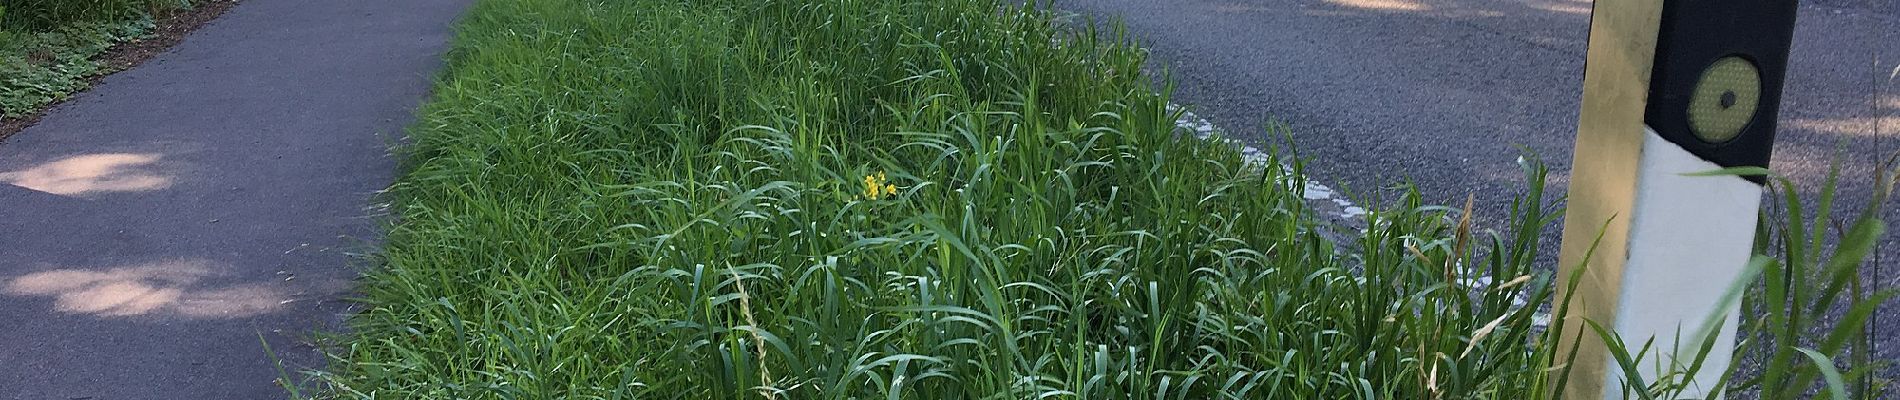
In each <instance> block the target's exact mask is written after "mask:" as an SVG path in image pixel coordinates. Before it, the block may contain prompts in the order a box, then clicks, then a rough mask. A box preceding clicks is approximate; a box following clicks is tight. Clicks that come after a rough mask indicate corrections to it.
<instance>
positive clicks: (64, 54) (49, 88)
mask: <svg viewBox="0 0 1900 400" xmlns="http://www.w3.org/2000/svg"><path fill="white" fill-rule="evenodd" d="M190 6H191V1H190V0H0V118H18V117H23V116H26V115H29V114H31V113H33V112H35V111H38V110H39V108H40V107H42V106H45V105H47V104H51V103H53V102H56V101H59V100H62V99H65V98H66V97H67V96H71V95H72V94H73V93H77V92H79V91H80V90H84V89H85V88H86V86H87V79H88V78H91V77H93V76H97V75H100V74H104V73H109V72H112V71H109V70H107V67H106V66H105V65H103V64H102V63H101V62H100V60H99V59H98V57H99V55H100V54H103V53H105V52H106V50H107V49H110V48H112V46H113V45H115V44H119V43H123V42H126V41H129V40H133V39H137V38H140V37H143V36H144V35H146V34H147V33H149V32H151V30H152V29H153V27H154V26H153V21H154V16H155V15H159V14H161V13H165V12H168V11H172V10H178V9H183V8H187V7H190Z"/></svg>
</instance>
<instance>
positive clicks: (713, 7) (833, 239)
mask: <svg viewBox="0 0 1900 400" xmlns="http://www.w3.org/2000/svg"><path fill="white" fill-rule="evenodd" d="M466 18H467V19H466V21H464V22H463V24H462V26H461V29H460V36H459V38H458V39H457V42H456V44H455V50H454V51H453V53H452V56H451V57H450V60H449V66H448V71H447V73H446V75H445V77H444V78H443V80H442V82H441V83H440V85H439V86H438V91H437V93H436V99H435V100H434V102H433V103H431V104H430V105H428V106H427V107H425V109H424V110H423V112H422V120H421V122H420V123H418V124H417V126H416V127H415V129H414V130H412V132H411V137H412V140H413V141H414V143H413V144H411V145H409V146H407V147H406V148H407V151H408V152H409V153H410V154H409V155H408V159H409V160H410V161H409V163H408V165H407V166H406V170H407V172H406V174H405V175H404V176H403V177H402V178H401V179H400V181H399V183H397V184H396V185H394V186H393V187H392V188H391V189H390V191H389V193H390V197H391V199H393V201H394V203H393V205H392V210H393V213H394V214H395V216H394V217H393V219H394V221H395V223H394V224H393V225H392V226H391V227H390V231H389V235H388V238H387V239H388V241H387V248H386V250H385V251H384V252H382V253H381V254H380V255H379V264H380V265H379V266H378V267H377V268H376V269H375V270H373V272H372V273H371V275H370V276H369V277H368V278H367V279H366V280H365V284H364V287H363V296H364V300H365V301H366V302H367V303H369V304H371V305H373V307H372V308H370V309H368V310H366V311H365V312H363V313H362V314H360V315H358V316H356V317H355V318H354V319H353V321H354V322H353V326H352V327H353V329H352V331H351V333H349V334H348V335H347V336H345V337H343V338H342V339H343V340H344V341H343V342H342V343H343V344H342V345H341V346H342V347H341V348H339V350H338V351H337V352H336V353H335V354H334V357H335V360H334V362H333V365H334V368H332V369H330V370H327V371H324V372H321V373H319V374H318V375H319V376H320V377H321V378H322V380H323V385H322V386H325V387H326V389H325V390H326V391H327V393H328V394H327V395H328V396H333V397H340V398H497V399H499V398H581V399H590V398H600V399H608V398H616V399H617V398H691V399H703V398H758V397H766V398H866V397H905V398H1033V397H1056V398H1082V399H1098V398H1193V399H1199V398H1223V397H1225V398H1264V397H1271V398H1316V399H1332V398H1340V397H1380V398H1395V397H1397V398H1418V397H1483V398H1517V397H1518V395H1519V394H1521V393H1527V392H1530V391H1532V390H1534V389H1533V388H1534V387H1535V386H1537V385H1539V384H1540V382H1541V381H1542V380H1543V379H1544V377H1545V376H1546V374H1545V371H1544V367H1545V366H1544V365H1543V364H1542V361H1540V360H1539V358H1540V357H1542V356H1541V354H1542V353H1537V352H1534V351H1533V348H1532V347H1531V344H1530V341H1529V338H1530V337H1531V336H1532V335H1535V331H1534V330H1533V329H1531V328H1530V325H1531V321H1532V320H1533V314H1534V313H1535V311H1536V310H1535V308H1536V307H1528V308H1527V307H1521V306H1519V305H1518V304H1519V303H1520V302H1521V301H1528V302H1529V303H1528V304H1537V303H1538V302H1542V301H1545V300H1546V299H1547V297H1548V296H1549V289H1548V288H1549V285H1548V284H1547V282H1548V281H1549V277H1547V276H1543V275H1539V274H1536V273H1534V272H1532V271H1531V270H1530V269H1529V267H1528V265H1529V262H1530V260H1532V259H1533V258H1535V254H1534V252H1535V251H1536V249H1535V247H1534V246H1533V245H1532V243H1534V242H1535V233H1534V232H1536V231H1537V229H1536V226H1537V225H1541V224H1543V223H1546V222H1548V221H1549V220H1550V218H1551V216H1552V215H1554V214H1552V212H1553V210H1551V209H1550V208H1549V207H1547V206H1545V205H1544V203H1545V202H1544V200H1543V199H1541V198H1539V197H1538V196H1539V194H1538V192H1532V193H1530V195H1529V197H1527V198H1526V200H1525V201H1524V202H1522V203H1521V204H1520V207H1521V209H1520V211H1522V212H1521V213H1520V217H1519V218H1518V219H1516V220H1514V223H1515V224H1516V225H1518V226H1520V227H1522V228H1521V229H1515V230H1513V232H1527V233H1519V234H1513V235H1512V236H1509V237H1498V236H1493V235H1486V234H1481V233H1480V232H1475V231H1473V230H1472V229H1470V228H1469V225H1468V224H1465V223H1461V221H1466V220H1463V219H1461V216H1460V215H1459V214H1458V213H1457V210H1452V209H1446V208H1439V207H1428V206H1424V205H1421V204H1419V203H1418V201H1417V198H1416V197H1415V196H1414V197H1412V198H1409V199H1406V200H1405V202H1406V204H1408V205H1407V206H1404V207H1400V208H1397V209H1394V210H1392V211H1388V212H1382V213H1376V214H1375V215H1374V216H1373V218H1374V223H1373V225H1372V226H1374V227H1375V229H1373V230H1372V232H1371V233H1369V234H1367V235H1366V236H1365V237H1364V240H1363V242H1362V243H1359V244H1358V245H1357V247H1359V248H1360V249H1362V250H1363V253H1351V254H1343V253H1341V252H1340V249H1338V248H1336V247H1335V245H1334V244H1333V243H1331V242H1329V241H1327V240H1325V239H1322V238H1321V237H1319V236H1318V235H1316V234H1315V233H1314V231H1313V228H1314V226H1315V224H1316V223H1317V222H1315V220H1314V219H1313V218H1312V216H1311V215H1308V213H1307V211H1305V208H1304V206H1303V205H1302V198H1301V195H1300V193H1299V191H1300V190H1301V188H1302V187H1303V186H1304V185H1303V182H1301V181H1300V178H1299V177H1298V174H1297V172H1298V171H1297V169H1298V167H1297V166H1292V167H1288V166H1284V165H1282V164H1281V163H1279V162H1278V160H1275V161H1273V162H1268V163H1266V164H1264V165H1248V164H1246V163H1245V162H1244V161H1243V160H1242V157H1241V154H1240V153H1239V152H1238V151H1236V150H1235V149H1234V148H1232V147H1230V146H1229V145H1227V144H1225V143H1222V142H1218V141H1205V140H1194V139H1192V137H1191V135H1187V134H1186V133H1184V132H1177V131H1176V129H1175V126H1174V123H1175V117H1176V116H1177V115H1176V114H1175V113H1174V112H1170V111H1169V109H1168V107H1167V104H1168V101H1167V100H1168V99H1167V98H1166V97H1165V95H1162V94H1156V92H1155V91H1154V90H1152V89H1151V87H1150V86H1149V82H1150V81H1149V80H1148V78H1147V77H1146V76H1145V75H1144V74H1143V72H1142V67H1143V57H1144V53H1143V52H1142V51H1141V50H1139V49H1138V48H1137V47H1134V46H1133V45H1132V44H1131V43H1129V42H1128V41H1127V40H1125V39H1124V38H1123V36H1122V35H1121V33H1120V32H1118V31H1095V30H1085V31H1081V32H1069V31H1065V30H1061V29H1057V28H1056V27H1054V26H1052V25H1051V23H1050V21H1051V18H1050V15H1049V14H1048V13H1046V12H1044V11H1043V10H1040V9H1038V8H1035V7H1030V8H1016V7H1009V6H1005V5H1004V4H1002V3H1001V2H998V1H993V0H933V1H921V0H919V1H883V0H827V1H809V2H807V1H796V2H794V1H771V0H727V1H696V2H690V3H688V2H677V1H662V0H640V1H611V2H610V1H583V0H487V1H482V2H479V3H477V5H476V6H475V8H474V9H473V11H471V12H470V14H469V15H468V16H467V17H466ZM1530 171H1531V172H1532V173H1541V169H1540V168H1532V169H1531V170H1530ZM867 176H868V177H870V180H871V181H872V182H871V183H872V184H874V185H875V186H876V187H877V188H878V191H877V192H876V193H866V186H867V185H866V178H867ZM880 178H881V179H880ZM1536 181H1541V179H1537V180H1536ZM893 192H894V193H893ZM1478 275H1490V276H1497V277H1501V278H1500V279H1498V283H1500V284H1499V285H1497V286H1496V287H1489V288H1483V289H1480V290H1477V291H1475V292H1474V291H1472V290H1471V288H1468V287H1464V286H1461V284H1460V283H1459V282H1462V281H1465V279H1464V278H1467V277H1473V276H1478ZM1505 282H1509V283H1508V284H1505Z"/></svg>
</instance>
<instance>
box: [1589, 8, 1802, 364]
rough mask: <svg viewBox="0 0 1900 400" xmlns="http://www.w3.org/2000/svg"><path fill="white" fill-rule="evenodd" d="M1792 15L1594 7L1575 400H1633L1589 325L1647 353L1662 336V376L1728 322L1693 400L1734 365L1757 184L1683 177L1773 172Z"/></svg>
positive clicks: (1656, 359)
mask: <svg viewBox="0 0 1900 400" xmlns="http://www.w3.org/2000/svg"><path fill="white" fill-rule="evenodd" d="M1795 7H1796V3H1795V1H1793V0H1724V1H1698V0H1596V3H1595V5H1594V6H1593V11H1592V17H1591V21H1590V39H1589V40H1590V41H1589V50H1588V52H1587V60H1586V62H1585V67H1584V80H1583V86H1584V92H1583V107H1582V111H1581V114H1580V116H1579V121H1578V127H1577V142H1576V149H1575V152H1574V153H1573V157H1574V160H1573V162H1572V163H1571V176H1570V188H1569V199H1570V200H1569V206H1568V209H1567V211H1566V214H1565V216H1564V231H1563V244H1562V247H1561V253H1560V256H1559V260H1560V262H1561V264H1560V266H1559V274H1560V278H1561V280H1560V281H1559V286H1558V287H1559V291H1560V292H1559V295H1558V297H1557V298H1560V299H1561V298H1564V296H1565V295H1568V294H1570V293H1569V289H1568V288H1569V287H1570V285H1571V284H1573V283H1574V284H1575V285H1576V286H1575V293H1574V296H1575V297H1574V298H1573V299H1572V303H1571V304H1570V305H1569V306H1568V310H1562V311H1560V312H1561V313H1563V314H1564V315H1565V318H1564V320H1563V321H1559V322H1557V323H1560V324H1563V325H1562V326H1563V329H1564V331H1563V337H1562V338H1561V340H1563V344H1564V346H1562V348H1564V349H1568V346H1569V343H1571V341H1573V340H1580V341H1581V342H1580V345H1579V347H1578V350H1577V352H1576V354H1575V356H1574V357H1573V358H1570V359H1567V360H1562V361H1564V362H1566V363H1567V365H1569V368H1568V369H1564V370H1560V371H1558V372H1554V373H1559V374H1569V384H1568V386H1567V387H1566V389H1565V390H1564V392H1565V393H1562V395H1564V397H1565V398H1569V399H1598V398H1621V395H1622V394H1623V389H1624V388H1623V387H1622V384H1623V380H1624V376H1623V374H1622V372H1621V369H1620V368H1618V367H1616V366H1615V364H1614V361H1612V359H1611V356H1610V354H1609V352H1608V349H1607V347H1606V346H1605V344H1604V343H1603V341H1601V340H1600V339H1599V338H1598V337H1597V335H1596V334H1595V333H1594V332H1593V331H1592V330H1591V329H1590V328H1589V326H1588V325H1586V324H1584V321H1585V319H1588V320H1590V321H1594V322H1595V323H1597V324H1599V325H1601V326H1603V327H1604V328H1606V329H1611V330H1613V331H1614V332H1616V333H1617V334H1619V335H1621V336H1622V337H1623V338H1624V340H1626V341H1629V342H1632V343H1635V344H1636V345H1638V346H1639V345H1640V344H1641V343H1643V342H1644V341H1645V340H1648V339H1650V338H1654V339H1655V348H1653V349H1652V353H1651V354H1649V355H1648V356H1647V357H1646V358H1645V359H1644V361H1643V362H1644V366H1643V367H1644V368H1643V370H1644V371H1658V370H1664V369H1666V367H1667V365H1668V364H1658V363H1672V362H1680V363H1684V364H1686V363H1688V360H1687V359H1688V358H1690V357H1693V356H1694V355H1695V354H1696V350H1698V349H1696V348H1693V347H1688V346H1690V345H1692V344H1693V343H1696V342H1699V340H1700V339H1701V337H1699V335H1698V333H1699V332H1700V331H1701V329H1702V328H1703V327H1702V326H1701V325H1702V322H1703V321H1704V319H1705V318H1707V317H1708V316H1709V315H1710V314H1711V313H1713V312H1723V313H1725V314H1726V316H1725V318H1726V323H1725V324H1724V325H1722V329H1721V330H1720V331H1719V333H1718V335H1717V337H1716V338H1715V340H1716V342H1715V343H1714V344H1713V346H1714V348H1713V349H1712V350H1711V351H1710V354H1709V357H1708V359H1707V360H1706V362H1705V364H1704V366H1703V369H1702V370H1701V371H1700V372H1699V373H1697V374H1696V375H1695V377H1694V379H1695V382H1697V383H1698V387H1695V388H1692V389H1691V391H1690V393H1689V395H1691V396H1699V395H1700V394H1701V393H1705V392H1706V391H1707V390H1708V389H1710V388H1708V387H1707V385H1709V384H1712V383H1714V382H1715V381H1716V380H1717V379H1718V378H1719V376H1720V375H1721V373H1722V371H1724V370H1726V369H1727V368H1728V365H1729V362H1730V357H1731V353H1733V350H1734V340H1735V329H1736V324H1737V318H1738V316H1737V312H1738V310H1736V309H1735V308H1734V306H1733V305H1731V306H1729V307H1730V308H1729V309H1726V310H1717V309H1716V308H1717V307H1719V306H1721V300H1722V298H1723V296H1724V295H1725V294H1727V292H1728V287H1729V286H1730V284H1731V283H1733V282H1734V281H1736V280H1737V279H1739V278H1740V277H1741V275H1742V273H1743V270H1744V269H1745V268H1746V265H1747V263H1748V260H1749V258H1750V256H1751V254H1750V252H1751V250H1752V247H1753V241H1754V232H1755V227H1756V223H1757V215H1758V211H1759V207H1760V203H1761V195H1762V192H1763V190H1762V179H1761V178H1760V177H1747V178H1744V177H1737V176H1685V175H1684V174H1687V173H1694V172H1704V171H1709V170H1714V169H1719V168H1723V167H1737V166H1764V167H1765V166H1767V165H1768V158H1769V153H1770V150H1771V147H1772V146H1773V144H1774V135H1775V124H1776V115H1777V113H1778V109H1779V103H1780V97H1781V87H1782V80H1783V77H1784V75H1785V71H1786V66H1787V59H1788V46H1789V44H1790V42H1791V40H1792V37H1793V28H1794V19H1795V11H1796V10H1795ZM1599 234H1600V235H1601V236H1599ZM1578 268H1582V269H1583V270H1581V271H1578ZM1579 272H1580V273H1579ZM1573 273H1575V274H1573ZM1572 276H1575V277H1576V279H1575V282H1572V279H1571V277H1572ZM1679 337H1680V338H1681V339H1682V342H1681V343H1680V344H1681V345H1683V346H1684V348H1682V349H1680V352H1681V357H1682V359H1683V360H1681V361H1677V358H1676V357H1675V355H1676V354H1677V353H1678V349H1677V348H1676V345H1677V344H1678V343H1677V342H1676V339H1677V338H1679ZM1631 351H1635V350H1634V349H1632V350H1631ZM1560 353H1562V354H1560V355H1559V356H1560V357H1565V356H1568V352H1560ZM1645 373H1650V372H1645ZM1644 378H1645V381H1649V382H1653V381H1654V378H1656V377H1654V376H1646V377H1644ZM1632 389H1637V390H1640V388H1632Z"/></svg>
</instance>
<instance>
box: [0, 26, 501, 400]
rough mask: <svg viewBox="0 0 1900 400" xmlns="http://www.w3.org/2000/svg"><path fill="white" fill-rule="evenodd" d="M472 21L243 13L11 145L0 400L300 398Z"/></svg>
mask: <svg viewBox="0 0 1900 400" xmlns="http://www.w3.org/2000/svg"><path fill="white" fill-rule="evenodd" d="M466 3H468V1H467V0H404V1H388V0H323V1H310V0H245V1H244V3H242V4H240V5H238V6H237V7H235V8H234V9H232V10H230V11H229V12H228V13H227V14H225V15H224V16H223V17H221V18H220V19H219V20H217V21H214V22H212V23H210V24H209V25H206V26H205V27H203V28H202V29H200V30H199V31H197V32H195V33H193V34H191V35H190V36H189V37H187V38H186V39H185V40H184V41H183V42H182V43H180V44H179V45H178V46H177V47H175V48H173V49H172V50H170V51H169V52H167V53H165V54H162V55H159V56H157V57H156V58H153V59H151V60H149V61H147V62H146V63H145V64H143V65H142V66H139V67H137V68H134V69H131V70H128V71H125V72H121V73H118V74H115V75H112V76H110V77H108V78H106V79H105V80H104V81H103V82H101V83H100V84H99V85H98V86H96V87H95V88H94V89H92V90H91V91H89V92H87V93H83V94H80V95H78V96H77V97H76V98H74V99H73V100H72V101H69V102H67V103H66V104H64V105H61V106H59V107H57V108H55V109H54V110H52V111H51V112H50V113H48V114H47V115H46V116H45V118H44V119H43V120H41V122H40V123H39V124H38V125H36V126H33V127H30V128H27V129H26V130H24V131H22V132H20V133H18V134H16V135H14V136H12V137H11V138H10V139H8V140H7V141H6V142H4V143H0V399H33V400H42V399H97V400H123V399H166V400H171V399H270V398H284V397H286V392H285V390H284V389H282V388H280V387H278V385H277V383H276V382H275V380H276V379H277V378H279V376H280V375H279V372H278V371H279V370H278V368H277V367H278V364H277V363H275V362H274V360H277V359H281V360H283V361H284V362H285V366H286V368H287V371H288V373H289V374H290V375H291V376H292V377H293V378H294V377H297V376H300V374H299V373H298V370H299V369H300V368H307V367H314V366H320V365H321V364H320V363H321V357H319V356H318V354H317V353H316V352H315V350H314V349H313V348H312V346H311V339H310V334H311V333H312V332H317V331H322V330H334V329H336V328H338V325H337V324H338V322H339V321H340V319H341V317H340V316H341V315H342V314H343V313H344V312H346V311H347V307H348V305H347V303H345V302H342V301H339V300H340V299H339V298H340V297H341V296H344V295H345V294H346V293H348V290H349V287H350V281H351V279H352V278H353V277H354V276H355V273H354V271H352V270H351V267H350V266H351V265H353V262H354V261H353V258H352V257H351V256H350V255H348V254H346V253H351V252H356V253H361V252H362V250H366V247H367V244H368V243H371V241H373V240H374V238H375V229H374V228H375V227H376V222H375V220H374V219H373V218H371V216H372V215H374V214H375V213H377V212H378V211H377V210H376V209H375V207H373V206H372V199H373V194H374V193H375V191H377V190H379V189H381V188H384V187H386V186H387V185H388V184H389V181H390V180H391V179H392V178H393V175H394V171H395V160H394V159H392V158H391V157H390V156H389V155H388V154H389V150H388V149H389V145H390V144H392V143H393V142H394V141H395V140H397V138H398V137H400V134H401V133H402V129H403V128H404V126H405V125H407V124H408V123H409V121H411V120H412V118H411V112H412V110H414V109H415V107H416V106H417V105H419V104H420V103H421V102H422V101H423V99H424V98H425V97H426V96H427V94H428V93H429V88H430V83H431V81H432V80H431V79H432V77H433V76H434V71H435V70H436V69H437V68H438V67H439V66H440V65H441V63H442V61H441V60H442V57H441V56H442V54H443V52H444V51H445V50H446V48H447V43H448V40H449V38H450V24H451V23H452V22H453V20H454V19H455V18H456V17H457V16H458V15H459V14H460V12H461V10H462V9H463V8H464V7H465V6H466ZM266 342H268V343H269V348H270V350H271V351H270V352H267V351H266V350H265V346H264V344H263V343H266Z"/></svg>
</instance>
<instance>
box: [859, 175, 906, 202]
mask: <svg viewBox="0 0 1900 400" xmlns="http://www.w3.org/2000/svg"><path fill="white" fill-rule="evenodd" d="M886 179H887V178H886V177H885V175H884V173H883V172H878V173H876V174H871V175H865V176H864V194H863V195H860V196H858V197H859V198H863V199H870V200H877V199H879V198H883V197H887V196H895V195H897V185H893V184H890V183H889V182H887V181H886Z"/></svg>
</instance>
